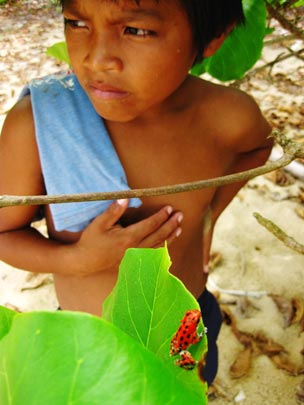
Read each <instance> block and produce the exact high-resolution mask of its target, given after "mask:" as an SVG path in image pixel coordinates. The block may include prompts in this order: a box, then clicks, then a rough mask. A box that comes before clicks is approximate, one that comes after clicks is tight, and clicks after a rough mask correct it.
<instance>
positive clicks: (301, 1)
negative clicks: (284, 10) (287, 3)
mask: <svg viewBox="0 0 304 405" xmlns="http://www.w3.org/2000/svg"><path fill="white" fill-rule="evenodd" d="M302 6H304V0H299V1H297V2H296V3H295V4H293V5H292V8H295V7H302Z"/></svg>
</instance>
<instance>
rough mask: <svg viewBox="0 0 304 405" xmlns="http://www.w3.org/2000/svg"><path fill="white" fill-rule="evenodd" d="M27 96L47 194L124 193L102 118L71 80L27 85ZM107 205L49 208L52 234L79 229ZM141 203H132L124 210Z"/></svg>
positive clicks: (56, 78) (50, 78) (57, 77)
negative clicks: (117, 191)
mask: <svg viewBox="0 0 304 405" xmlns="http://www.w3.org/2000/svg"><path fill="white" fill-rule="evenodd" d="M27 94H30V97H31V103H32V109H33V115H34V121H35V131H36V139H37V144H38V149H39V156H40V161H41V167H42V173H43V178H44V183H45V187H46V193H47V194H48V195H56V194H74V193H90V192H98V191H100V192H102V191H116V190H129V189H130V188H129V186H128V183H127V178H126V175H125V172H124V169H123V167H122V165H121V162H120V160H119V157H118V155H117V153H116V151H115V148H114V146H113V144H112V141H111V139H110V136H109V133H108V132H107V129H106V127H105V124H104V122H103V119H102V118H101V117H100V116H99V115H98V114H97V113H96V111H95V109H94V107H93V106H92V104H91V102H90V100H89V98H88V96H87V95H86V93H85V92H84V90H83V89H82V87H81V86H80V84H79V82H78V80H77V78H76V77H75V75H73V74H71V75H66V74H60V75H51V76H47V77H45V78H42V79H38V80H34V81H32V82H31V83H30V84H29V85H28V86H26V87H25V88H24V89H23V91H22V93H21V97H23V96H25V95H27ZM111 202H112V201H94V202H81V203H65V204H51V206H50V208H51V213H52V217H53V221H54V226H55V229H56V230H57V231H63V230H67V231H70V232H78V231H81V230H83V229H84V228H85V227H86V226H87V225H88V224H89V223H90V222H91V221H92V220H93V219H94V218H95V217H96V216H97V215H99V214H101V213H102V212H103V211H104V210H105V209H106V208H107V207H108V206H109V205H110V204H111ZM140 205H141V201H140V199H138V198H134V199H131V200H130V202H129V206H131V207H138V206H140Z"/></svg>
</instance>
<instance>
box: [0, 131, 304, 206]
mask: <svg viewBox="0 0 304 405" xmlns="http://www.w3.org/2000/svg"><path fill="white" fill-rule="evenodd" d="M272 136H273V137H274V138H275V139H276V141H277V142H278V143H279V144H280V145H281V146H282V148H283V150H284V154H283V156H282V157H281V158H280V159H278V160H277V161H275V162H268V163H266V164H265V165H264V166H260V167H257V168H255V169H250V170H247V171H244V172H239V173H234V174H230V175H227V176H223V177H217V178H214V179H208V180H200V181H195V182H191V183H182V184H175V185H171V186H162V187H153V188H143V189H134V190H123V191H113V192H96V193H82V194H65V195H47V196H46V195H43V196H8V195H2V196H0V208H4V207H12V206H20V205H45V204H62V203H69V202H83V201H101V200H117V199H121V198H142V197H151V196H160V195H169V194H178V193H184V192H186V191H195V190H202V189H204V188H214V187H220V186H225V185H227V184H232V183H238V182H243V181H247V180H249V179H252V178H254V177H257V176H260V175H262V174H265V173H269V172H271V171H273V170H277V169H280V168H282V167H284V166H287V165H288V164H289V163H291V162H292V161H293V160H294V159H296V158H304V145H301V144H300V143H299V144H298V143H296V142H293V141H291V140H288V139H287V138H286V137H285V136H284V135H282V134H281V133H279V132H276V131H273V134H272Z"/></svg>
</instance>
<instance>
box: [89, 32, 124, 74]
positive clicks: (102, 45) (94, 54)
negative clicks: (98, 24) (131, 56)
mask: <svg viewBox="0 0 304 405" xmlns="http://www.w3.org/2000/svg"><path fill="white" fill-rule="evenodd" d="M117 54H118V52H117V47H116V46H115V41H113V40H112V39H110V38H107V37H105V36H100V37H97V36H96V37H94V38H91V41H90V44H89V49H88V52H87V55H86V59H85V65H86V66H87V67H88V68H90V69H91V70H93V71H98V70H99V71H110V70H113V71H121V70H122V69H123V63H122V60H121V58H120V57H118V56H117Z"/></svg>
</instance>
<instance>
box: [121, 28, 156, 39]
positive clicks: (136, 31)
mask: <svg viewBox="0 0 304 405" xmlns="http://www.w3.org/2000/svg"><path fill="white" fill-rule="evenodd" d="M125 34H127V35H134V36H136V37H148V36H154V35H156V33H155V32H154V31H150V30H145V29H142V28H134V27H126V28H125Z"/></svg>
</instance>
